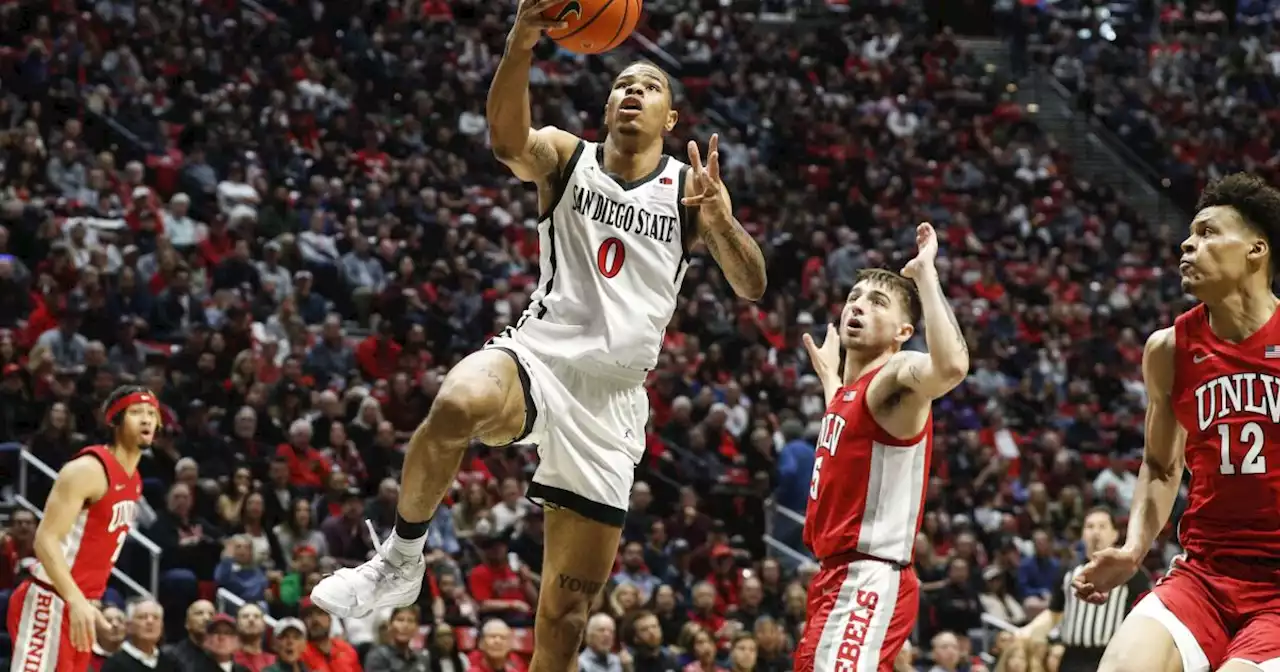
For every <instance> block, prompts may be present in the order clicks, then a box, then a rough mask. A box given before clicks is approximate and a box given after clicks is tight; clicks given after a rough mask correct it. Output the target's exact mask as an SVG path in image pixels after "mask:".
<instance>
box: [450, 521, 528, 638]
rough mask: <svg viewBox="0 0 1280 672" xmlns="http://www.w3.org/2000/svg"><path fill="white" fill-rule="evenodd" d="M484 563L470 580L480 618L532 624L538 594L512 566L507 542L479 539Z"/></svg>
mask: <svg viewBox="0 0 1280 672" xmlns="http://www.w3.org/2000/svg"><path fill="white" fill-rule="evenodd" d="M474 541H475V543H476V546H477V547H478V548H479V549H480V553H481V556H482V558H481V563H480V564H478V565H476V566H475V567H474V568H472V570H471V573H470V575H468V577H467V583H468V584H469V585H470V586H471V595H472V596H474V597H475V599H476V602H477V607H478V608H479V613H480V616H481V617H483V618H487V619H492V618H495V617H496V618H500V619H502V620H504V621H506V622H507V623H508V624H525V625H527V624H528V623H529V622H530V618H531V617H532V615H533V608H532V607H531V606H530V605H531V604H532V603H533V602H534V595H535V594H536V593H535V592H534V590H533V587H532V586H531V585H530V584H529V582H528V581H527V580H526V579H525V577H522V576H521V575H520V572H519V571H518V570H517V568H514V567H512V566H511V562H510V560H509V559H508V557H507V548H508V547H507V541H506V539H505V538H503V537H501V536H498V535H492V536H489V535H485V536H477V537H476V538H475V540H474Z"/></svg>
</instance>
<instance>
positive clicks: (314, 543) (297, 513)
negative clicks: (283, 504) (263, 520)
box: [271, 470, 329, 556]
mask: <svg viewBox="0 0 1280 672" xmlns="http://www.w3.org/2000/svg"><path fill="white" fill-rule="evenodd" d="M278 471H279V470H275V473H278ZM311 515H312V514H311V502H309V501H307V500H305V499H302V498H301V497H299V498H297V499H294V500H293V501H292V503H291V504H290V507H289V515H288V517H287V518H286V519H285V520H284V521H282V522H281V523H280V524H278V525H276V526H275V527H273V528H271V531H272V532H274V533H275V535H276V538H277V539H279V540H280V551H281V552H282V553H284V554H286V555H291V556H296V555H297V553H298V549H299V548H305V549H308V550H310V551H311V552H312V553H315V554H317V555H329V542H328V540H327V538H326V537H325V534H324V533H323V532H321V531H320V530H317V529H315V526H314V525H313V524H312V522H311V521H312V517H311Z"/></svg>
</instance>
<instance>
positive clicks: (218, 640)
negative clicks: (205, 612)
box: [192, 614, 248, 672]
mask: <svg viewBox="0 0 1280 672" xmlns="http://www.w3.org/2000/svg"><path fill="white" fill-rule="evenodd" d="M203 643H204V653H205V657H204V658H201V659H199V662H198V663H197V664H196V666H195V667H194V668H192V669H193V672H215V671H217V670H230V672H248V671H247V668H245V666H243V665H241V664H239V663H237V662H235V656H236V654H237V653H238V652H239V651H240V637H239V635H238V633H237V632H236V621H235V619H234V618H231V617H230V616H227V615H226V614H217V615H216V616H214V617H213V618H212V619H210V620H209V625H208V626H207V629H206V630H205V636H204V642H203Z"/></svg>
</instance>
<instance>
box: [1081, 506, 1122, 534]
mask: <svg viewBox="0 0 1280 672" xmlns="http://www.w3.org/2000/svg"><path fill="white" fill-rule="evenodd" d="M1095 513H1098V514H1102V515H1104V516H1106V517H1107V522H1109V523H1111V527H1113V528H1115V529H1117V530H1118V529H1120V526H1119V525H1117V524H1116V514H1114V513H1112V512H1111V509H1108V508H1107V507H1105V506H1095V507H1093V508H1091V509H1089V510H1088V511H1085V512H1084V518H1081V520H1086V519H1088V518H1089V516H1092V515H1094V514H1095Z"/></svg>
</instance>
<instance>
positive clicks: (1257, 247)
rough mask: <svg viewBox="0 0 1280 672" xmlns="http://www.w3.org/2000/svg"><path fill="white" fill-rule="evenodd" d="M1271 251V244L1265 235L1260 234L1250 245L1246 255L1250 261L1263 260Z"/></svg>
mask: <svg viewBox="0 0 1280 672" xmlns="http://www.w3.org/2000/svg"><path fill="white" fill-rule="evenodd" d="M1270 252H1271V245H1270V244H1269V243H1267V239H1266V238H1265V237H1264V236H1258V237H1257V238H1254V239H1253V244H1252V245H1250V246H1249V253H1248V254H1247V255H1246V257H1248V259H1249V260H1250V261H1256V262H1262V261H1264V260H1266V258H1267V256H1268V254H1269V253H1270Z"/></svg>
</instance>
